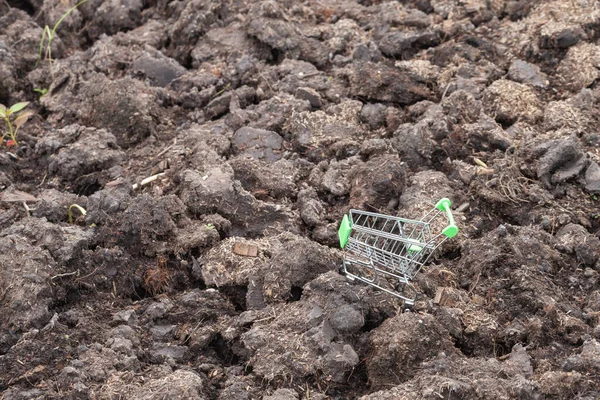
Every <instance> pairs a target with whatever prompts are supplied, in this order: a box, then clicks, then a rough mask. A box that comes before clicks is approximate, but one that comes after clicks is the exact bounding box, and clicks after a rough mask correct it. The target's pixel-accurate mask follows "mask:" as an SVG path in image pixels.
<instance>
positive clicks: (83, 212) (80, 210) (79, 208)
mask: <svg viewBox="0 0 600 400" xmlns="http://www.w3.org/2000/svg"><path fill="white" fill-rule="evenodd" d="M73 208H76V209H77V210H79V212H80V213H81V215H83V216H85V215H86V214H87V211H85V208H83V207H81V206H80V205H79V204H71V205H70V206H69V211H68V214H69V223H70V224H73Z"/></svg>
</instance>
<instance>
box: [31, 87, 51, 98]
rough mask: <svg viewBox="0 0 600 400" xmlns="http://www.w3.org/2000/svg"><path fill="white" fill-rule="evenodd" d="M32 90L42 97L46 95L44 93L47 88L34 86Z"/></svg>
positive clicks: (46, 91)
mask: <svg viewBox="0 0 600 400" xmlns="http://www.w3.org/2000/svg"><path fill="white" fill-rule="evenodd" d="M33 91H34V92H36V93H38V94H39V95H40V99H41V98H42V97H44V96H45V95H46V93H48V89H47V88H41V89H40V88H34V89H33Z"/></svg>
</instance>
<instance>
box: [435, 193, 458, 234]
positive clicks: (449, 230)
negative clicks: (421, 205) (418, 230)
mask: <svg viewBox="0 0 600 400" xmlns="http://www.w3.org/2000/svg"><path fill="white" fill-rule="evenodd" d="M451 205H452V202H451V201H450V199H447V198H445V197H444V198H443V199H441V200H440V201H438V202H437V204H436V205H435V208H437V209H438V210H441V211H444V212H446V214H447V215H448V221H450V224H448V226H447V227H445V228H444V230H443V231H442V233H443V234H444V235H446V237H448V239H451V238H453V237H454V236H456V235H457V234H458V226H456V224H455V223H454V216H453V215H452V211H451V210H450V206H451Z"/></svg>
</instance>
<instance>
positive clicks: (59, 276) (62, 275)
mask: <svg viewBox="0 0 600 400" xmlns="http://www.w3.org/2000/svg"><path fill="white" fill-rule="evenodd" d="M77 273H79V271H78V270H77V271H73V272H66V273H64V274H58V275H54V276H53V277H52V278H50V280H51V281H53V280H54V279H56V278H63V277H65V276H71V275H76V274H77Z"/></svg>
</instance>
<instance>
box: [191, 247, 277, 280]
mask: <svg viewBox="0 0 600 400" xmlns="http://www.w3.org/2000/svg"><path fill="white" fill-rule="evenodd" d="M275 242H276V240H274V239H273V238H269V239H266V238H265V239H259V240H247V239H244V238H238V237H232V238H227V239H225V240H223V241H222V242H221V243H219V245H217V246H214V247H213V248H211V249H210V250H209V251H208V252H207V253H206V255H205V256H204V261H205V263H204V266H203V268H202V275H203V276H204V280H205V282H206V284H207V285H214V286H217V287H220V286H227V285H245V284H247V282H248V279H249V278H250V276H252V275H254V274H255V273H256V272H258V271H259V270H260V269H261V268H263V266H264V265H265V264H266V263H267V261H268V259H269V258H270V255H271V254H272V249H273V246H274V245H275ZM236 243H242V244H246V245H248V246H256V247H258V254H257V257H247V256H242V255H238V254H235V253H234V252H233V246H234V245H235V244H236Z"/></svg>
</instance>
